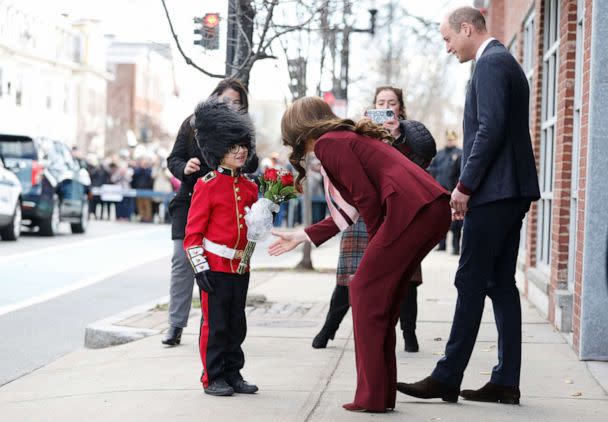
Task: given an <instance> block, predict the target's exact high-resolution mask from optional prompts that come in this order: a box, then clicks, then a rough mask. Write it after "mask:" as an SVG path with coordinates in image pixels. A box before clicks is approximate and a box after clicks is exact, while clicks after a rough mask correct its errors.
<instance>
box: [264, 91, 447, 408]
mask: <svg viewBox="0 0 608 422" xmlns="http://www.w3.org/2000/svg"><path fill="white" fill-rule="evenodd" d="M281 132H282V137H283V143H284V144H285V145H286V146H288V147H289V148H290V149H291V155H290V161H291V163H292V164H293V166H294V167H295V168H296V169H297V170H298V172H299V174H298V177H297V179H296V183H297V184H298V185H301V183H302V179H303V178H304V177H305V176H306V170H305V169H304V167H303V166H302V161H303V160H304V158H305V156H306V154H308V153H311V152H314V153H315V155H316V157H317V158H318V159H319V161H321V165H322V166H323V171H324V172H325V174H326V177H327V180H328V183H327V185H328V189H327V194H326V198H327V206H328V208H329V210H330V217H328V218H326V219H325V220H323V221H321V222H319V223H317V224H314V225H312V226H309V227H307V228H305V229H301V230H298V231H295V232H290V233H283V232H278V231H275V235H276V236H278V237H279V239H278V240H276V241H275V242H274V243H273V244H271V245H270V248H269V253H270V254H271V255H273V256H277V255H281V254H283V253H285V252H288V251H290V250H292V249H294V248H295V247H296V246H297V245H299V244H300V243H302V242H304V241H306V240H310V241H312V243H314V244H315V245H316V246H319V245H321V244H322V243H323V242H325V241H327V240H328V239H330V238H331V237H333V236H335V235H336V234H338V233H339V232H340V231H341V230H344V229H345V228H346V227H348V226H349V225H351V224H353V223H354V222H356V221H357V219H358V216H359V214H361V217H362V218H363V220H364V221H365V225H366V226H367V233H368V236H369V244H368V246H367V248H366V249H365V253H364V255H363V258H362V260H361V263H360V265H359V268H358V269H357V272H356V273H355V275H354V277H353V278H352V280H351V281H350V284H349V295H350V302H351V306H352V314H353V327H354V338H355V357H356V367H357V389H356V392H355V398H354V401H353V402H352V403H348V404H345V405H344V406H343V407H344V408H345V409H346V410H350V411H372V412H385V411H387V410H389V409H393V408H394V407H395V396H396V391H397V390H396V383H397V362H396V358H395V343H396V338H395V325H396V323H397V319H398V318H399V306H400V305H401V298H403V296H404V293H405V290H406V289H407V287H408V285H409V282H410V279H411V277H412V274H413V273H414V272H415V271H416V268H417V267H418V265H419V264H420V262H421V261H422V259H423V258H424V257H425V256H426V255H427V254H428V253H429V252H430V251H431V249H432V248H433V247H434V246H435V245H436V244H437V242H438V241H439V239H441V238H442V236H444V235H445V233H446V232H447V230H448V228H449V226H450V221H451V218H450V206H449V198H450V197H449V194H448V192H446V191H445V190H444V189H443V188H442V187H441V186H440V185H439V184H438V183H437V182H435V180H434V179H433V178H432V177H431V176H430V175H428V174H427V173H426V172H425V171H424V170H422V169H421V168H420V167H419V166H417V165H416V164H414V163H413V162H412V161H410V160H408V159H407V158H406V157H404V156H403V155H402V154H401V153H399V152H398V151H396V150H395V148H393V147H392V146H390V145H388V144H386V143H384V142H382V141H383V140H384V141H386V142H388V143H391V142H393V140H394V139H393V138H392V136H391V135H390V134H389V133H388V131H387V130H386V129H384V128H382V127H380V126H378V125H376V124H374V123H372V122H369V121H366V120H363V121H360V122H358V123H355V122H353V121H352V120H348V119H339V118H338V117H336V115H335V114H334V113H333V112H332V111H331V108H330V107H329V105H327V103H325V102H324V101H323V100H322V99H320V98H318V97H305V98H302V99H299V100H297V101H295V102H294V103H293V104H292V105H291V106H290V107H289V108H288V109H287V111H286V112H285V114H284V115H283V119H282V121H281Z"/></svg>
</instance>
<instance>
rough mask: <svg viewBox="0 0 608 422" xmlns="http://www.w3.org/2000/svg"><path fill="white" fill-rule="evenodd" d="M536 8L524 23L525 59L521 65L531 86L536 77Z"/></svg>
mask: <svg viewBox="0 0 608 422" xmlns="http://www.w3.org/2000/svg"><path fill="white" fill-rule="evenodd" d="M534 17H535V16H534V9H533V10H532V12H531V13H530V15H529V16H528V18H527V19H526V22H525V23H524V34H523V37H524V43H523V50H524V51H523V61H522V64H521V67H522V68H523V69H524V72H525V73H526V77H527V78H528V83H529V84H530V87H532V82H533V78H534V47H535V45H534V41H535V40H534V31H535V28H534Z"/></svg>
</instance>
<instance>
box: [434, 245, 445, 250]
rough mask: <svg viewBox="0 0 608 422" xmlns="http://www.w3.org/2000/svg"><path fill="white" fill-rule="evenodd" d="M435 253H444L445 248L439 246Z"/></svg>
mask: <svg viewBox="0 0 608 422" xmlns="http://www.w3.org/2000/svg"><path fill="white" fill-rule="evenodd" d="M435 250H436V251H445V246H439V247H438V248H437V249H435Z"/></svg>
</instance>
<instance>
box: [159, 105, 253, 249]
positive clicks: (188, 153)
mask: <svg viewBox="0 0 608 422" xmlns="http://www.w3.org/2000/svg"><path fill="white" fill-rule="evenodd" d="M191 118H192V116H188V118H187V119H186V120H184V122H183V123H182V125H181V126H180V128H179V131H178V132H177V137H176V138H175V144H174V145H173V150H172V151H171V154H170V155H169V157H168V158H167V165H168V167H169V171H171V173H172V174H173V175H174V176H175V177H177V178H178V179H179V180H181V181H182V184H181V186H180V188H179V191H178V192H177V195H175V198H173V200H172V201H171V203H170V204H169V213H170V214H171V239H173V240H177V239H183V238H184V235H185V232H186V220H187V219H188V209H189V208H190V201H191V199H192V190H193V189H194V185H195V184H196V181H197V180H198V178H199V177H202V176H204V175H205V174H207V173H209V172H210V171H211V169H210V168H209V167H207V166H206V164H205V161H204V160H203V156H202V155H201V151H200V150H199V148H198V146H197V145H196V140H195V139H194V131H193V130H192V126H190V119H191ZM191 158H198V159H199V160H200V162H201V169H200V170H199V171H197V172H195V173H192V174H190V175H188V176H185V175H184V169H185V168H186V163H187V162H188V160H190V159H191ZM257 168H258V157H257V155H256V154H255V151H253V152H252V153H251V154H250V157H249V159H248V160H247V164H245V167H244V168H243V171H244V172H245V173H254V172H255V171H256V170H257Z"/></svg>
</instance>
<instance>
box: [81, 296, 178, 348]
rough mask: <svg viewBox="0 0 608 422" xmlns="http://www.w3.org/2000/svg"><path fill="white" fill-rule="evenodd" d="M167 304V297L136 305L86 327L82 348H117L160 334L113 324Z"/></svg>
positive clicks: (155, 331)
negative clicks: (161, 304)
mask: <svg viewBox="0 0 608 422" xmlns="http://www.w3.org/2000/svg"><path fill="white" fill-rule="evenodd" d="M168 302H169V296H163V297H161V298H158V299H156V300H153V301H150V302H147V303H145V304H143V305H138V306H136V307H133V308H131V309H127V310H126V311H123V312H120V313H118V314H115V315H112V316H111V317H109V318H106V319H101V320H98V321H95V322H94V323H92V324H90V325H88V326H87V327H86V329H85V332H84V347H86V348H87V349H103V348H105V347H111V346H118V345H120V344H125V343H129V342H132V341H135V340H139V339H142V338H145V337H148V336H152V335H156V334H160V332H161V331H160V330H151V329H147V328H133V327H125V326H121V325H115V324H116V323H118V322H120V321H123V320H125V319H127V318H129V317H130V316H133V315H137V314H140V313H143V312H147V311H149V310H150V309H152V308H154V307H155V306H156V305H158V304H160V303H168Z"/></svg>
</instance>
